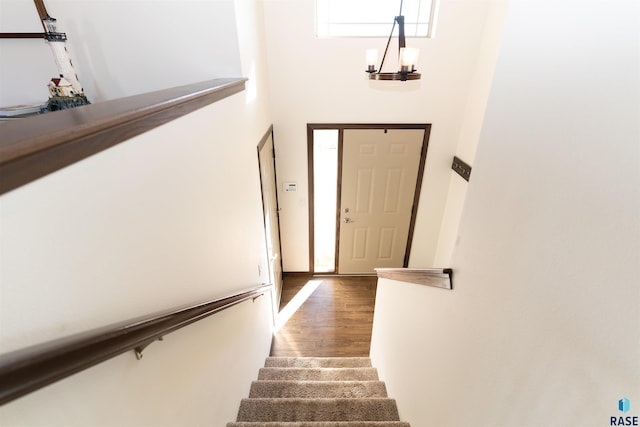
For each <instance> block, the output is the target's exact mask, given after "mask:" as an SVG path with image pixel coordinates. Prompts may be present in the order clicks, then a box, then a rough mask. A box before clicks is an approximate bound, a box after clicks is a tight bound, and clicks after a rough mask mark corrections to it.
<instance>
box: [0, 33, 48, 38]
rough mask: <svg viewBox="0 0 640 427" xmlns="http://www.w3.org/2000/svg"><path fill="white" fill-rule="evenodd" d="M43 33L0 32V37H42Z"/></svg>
mask: <svg viewBox="0 0 640 427" xmlns="http://www.w3.org/2000/svg"><path fill="white" fill-rule="evenodd" d="M44 36H45V34H44V33H0V39H44Z"/></svg>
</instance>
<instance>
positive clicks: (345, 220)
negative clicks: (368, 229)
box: [342, 218, 356, 224]
mask: <svg viewBox="0 0 640 427" xmlns="http://www.w3.org/2000/svg"><path fill="white" fill-rule="evenodd" d="M342 221H343V222H344V223H345V224H349V223H351V222H356V220H355V219H353V218H345V219H343V220H342Z"/></svg>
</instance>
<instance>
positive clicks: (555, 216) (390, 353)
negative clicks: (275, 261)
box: [371, 0, 640, 426]
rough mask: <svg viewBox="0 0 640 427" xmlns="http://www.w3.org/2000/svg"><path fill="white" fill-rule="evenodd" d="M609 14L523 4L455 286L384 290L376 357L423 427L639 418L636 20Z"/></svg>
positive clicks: (567, 5)
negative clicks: (625, 405) (626, 408)
mask: <svg viewBox="0 0 640 427" xmlns="http://www.w3.org/2000/svg"><path fill="white" fill-rule="evenodd" d="M602 6H603V4H602V3H601V2H596V1H587V2H575V1H557V0H555V1H536V2H531V1H524V0H522V1H518V0H514V1H512V3H511V5H510V10H509V14H508V17H507V21H506V27H505V32H504V38H503V43H502V49H501V53H500V57H499V61H498V64H497V66H496V71H495V75H494V84H493V87H492V90H491V94H490V97H489V101H488V106H487V112H486V116H485V120H484V126H483V130H482V134H481V137H480V143H479V145H478V151H477V155H476V158H475V164H474V171H473V176H472V179H471V182H470V184H469V190H468V197H467V201H466V204H465V208H464V213H463V216H462V222H461V231H460V241H459V244H458V246H457V247H456V249H455V253H454V257H453V268H454V290H453V291H451V292H447V291H442V290H440V289H434V288H427V287H419V286H415V285H409V284H406V285H403V284H401V283H400V282H394V281H387V280H381V281H380V284H379V287H378V298H377V303H378V304H379V306H377V307H376V313H375V320H374V332H373V335H374V336H373V343H372V350H371V352H372V357H373V359H374V363H375V364H376V366H377V367H378V368H379V369H380V375H381V377H382V379H384V380H386V381H387V385H388V388H389V393H390V395H392V396H394V397H395V398H397V399H398V405H399V408H400V411H401V415H402V417H403V418H404V419H407V420H408V421H410V422H411V423H412V425H420V426H428V425H438V426H470V425H473V426H514V425H517V426H566V425H580V426H602V425H610V417H612V416H617V415H632V416H633V415H635V416H638V415H639V414H640V412H639V411H638V409H637V405H636V406H634V405H633V403H632V409H631V412H630V413H627V414H622V413H620V412H618V410H617V402H618V400H619V399H621V398H622V397H627V398H628V399H630V400H631V402H638V401H640V371H639V370H638V360H640V329H639V326H640V311H638V301H640V288H639V287H638V283H640V262H639V261H640V238H639V236H640V194H639V190H638V183H639V182H640V167H639V166H640V145H639V144H638V140H639V137H640V122H639V121H638V117H639V116H640V81H639V80H638V75H640V64H639V62H640V58H639V52H640V51H639V49H638V48H639V45H638V43H639V38H638V26H637V18H638V16H639V13H640V10H639V5H638V4H637V2H625V1H612V2H608V3H607V5H606V7H602ZM542 22H544V25H543V26H541V25H540V23H542ZM594 28H597V31H594ZM395 304H398V305H395ZM385 322H390V323H388V324H387V323H385Z"/></svg>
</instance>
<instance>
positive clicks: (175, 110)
mask: <svg viewBox="0 0 640 427" xmlns="http://www.w3.org/2000/svg"><path fill="white" fill-rule="evenodd" d="M246 81H247V79H246V78H232V79H215V80H208V81H206V82H200V83H194V84H190V85H186V86H180V87H174V88H171V89H164V90H160V91H156V92H150V93H145V94H142V95H134V96H129V97H126V98H119V99H114V100H111V101H105V102H98V103H95V104H91V105H85V106H82V107H77V108H72V109H69V110H62V111H55V112H51V113H46V114H40V115H36V116H32V117H27V118H23V119H16V120H12V121H10V122H7V123H2V124H0V194H3V193H6V192H7V191H11V190H13V189H15V188H17V187H20V186H21V185H24V184H27V183H29V182H31V181H33V180H35V179H38V178H40V177H42V176H44V175H47V174H49V173H52V172H55V171H57V170H59V169H61V168H63V167H65V166H69V165H70V164H72V163H75V162H77V161H79V160H82V159H84V158H86V157H88V156H91V155H93V154H95V153H98V152H100V151H102V150H105V149H107V148H110V147H112V146H114V145H116V144H119V143H121V142H123V141H126V140H127V139H130V138H132V137H134V136H136V135H139V134H141V133H143V132H146V131H148V130H150V129H153V128H154V127H157V126H160V125H162V124H164V123H166V122H168V121H171V120H174V119H176V118H178V117H180V116H183V115H185V114H188V113H190V112H192V111H194V110H197V109H198V108H202V107H204V106H206V105H208V104H211V103H214V102H216V101H218V100H221V99H223V98H226V97H228V96H231V95H233V94H235V93H238V92H240V91H243V90H244V88H245V82H246Z"/></svg>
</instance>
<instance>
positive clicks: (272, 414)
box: [236, 398, 400, 421]
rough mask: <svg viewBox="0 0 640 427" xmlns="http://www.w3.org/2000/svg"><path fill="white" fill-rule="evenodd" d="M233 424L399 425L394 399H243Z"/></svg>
mask: <svg viewBox="0 0 640 427" xmlns="http://www.w3.org/2000/svg"><path fill="white" fill-rule="evenodd" d="M236 421H400V418H399V416H398V408H397V406H396V401H395V400H394V399H388V398H368V399H297V398H296V399H288V398H287V399H270V398H261V399H243V400H242V402H241V403H240V410H239V411H238V418H237V420H236Z"/></svg>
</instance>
